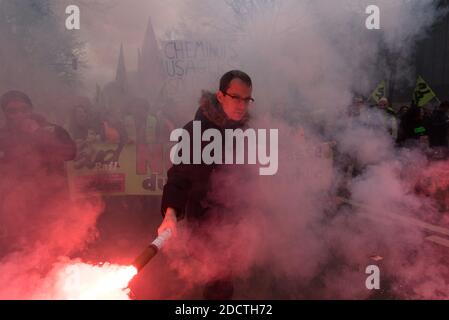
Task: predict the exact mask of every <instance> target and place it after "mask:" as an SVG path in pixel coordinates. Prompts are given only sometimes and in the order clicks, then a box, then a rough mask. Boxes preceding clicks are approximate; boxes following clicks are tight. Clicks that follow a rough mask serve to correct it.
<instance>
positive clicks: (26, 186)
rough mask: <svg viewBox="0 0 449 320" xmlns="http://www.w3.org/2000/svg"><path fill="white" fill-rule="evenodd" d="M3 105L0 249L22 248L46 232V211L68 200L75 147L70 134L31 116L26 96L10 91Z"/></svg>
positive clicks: (4, 98) (39, 117) (2, 99)
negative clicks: (68, 175) (68, 163)
mask: <svg viewBox="0 0 449 320" xmlns="http://www.w3.org/2000/svg"><path fill="white" fill-rule="evenodd" d="M0 104H1V108H2V110H3V112H4V115H5V120H6V126H5V127H4V128H1V129H0V175H1V176H2V181H1V182H0V225H2V227H3V228H4V229H5V230H4V231H3V237H0V244H3V243H4V242H5V243H7V244H8V246H9V245H13V246H18V247H20V246H22V245H23V244H24V243H25V242H26V241H27V239H31V238H33V236H32V234H33V232H34V231H36V232H38V233H39V232H40V233H42V232H44V229H42V228H40V226H39V224H40V223H41V222H42V223H44V221H43V220H44V219H40V217H41V215H40V214H41V213H42V212H43V211H46V210H47V209H48V208H50V207H51V206H53V203H55V202H59V203H61V202H62V201H66V200H68V185H67V178H66V173H65V165H64V162H65V161H68V160H72V159H74V158H75V155H76V146H75V143H74V141H73V140H72V139H71V138H70V136H69V134H68V133H67V131H66V130H64V129H63V128H61V127H60V126H57V125H54V124H51V123H49V122H48V121H47V120H45V119H44V118H43V117H42V116H40V115H37V114H35V113H33V104H32V102H31V100H30V98H29V97H28V96H27V95H26V94H25V93H23V92H20V91H9V92H7V93H5V94H4V95H3V96H2V97H1V98H0ZM43 208H47V209H43ZM2 239H3V240H4V239H7V240H5V241H4V242H3V241H2ZM2 246H3V245H0V249H5V248H2ZM10 249H11V248H10ZM0 251H2V250H0ZM3 252H4V251H3Z"/></svg>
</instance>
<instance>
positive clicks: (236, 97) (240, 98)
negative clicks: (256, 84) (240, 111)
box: [223, 92, 254, 104]
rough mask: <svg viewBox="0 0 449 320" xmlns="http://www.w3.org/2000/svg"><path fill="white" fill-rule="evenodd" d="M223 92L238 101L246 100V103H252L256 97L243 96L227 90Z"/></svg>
mask: <svg viewBox="0 0 449 320" xmlns="http://www.w3.org/2000/svg"><path fill="white" fill-rule="evenodd" d="M223 94H224V95H225V96H228V97H230V98H231V99H232V100H235V101H238V102H244V103H245V104H250V103H253V102H254V99H253V98H252V97H248V98H242V97H239V96H236V95H233V94H229V93H227V92H223Z"/></svg>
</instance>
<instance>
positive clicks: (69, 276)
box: [37, 261, 137, 300]
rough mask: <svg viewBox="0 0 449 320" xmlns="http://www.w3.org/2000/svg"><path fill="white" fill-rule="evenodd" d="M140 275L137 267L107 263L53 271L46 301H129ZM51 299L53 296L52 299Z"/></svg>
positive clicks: (74, 265)
mask: <svg viewBox="0 0 449 320" xmlns="http://www.w3.org/2000/svg"><path fill="white" fill-rule="evenodd" d="M136 274H137V269H136V268H135V267H133V266H120V265H116V264H110V263H104V264H101V265H91V264H87V263H84V262H81V261H71V262H69V263H66V264H61V265H60V266H58V267H56V268H55V269H54V270H53V271H52V276H51V277H50V279H53V280H54V281H52V282H53V283H52V284H51V285H50V286H51V288H47V289H50V290H49V291H47V290H45V291H44V292H49V293H47V295H46V296H44V297H37V298H38V299H41V298H42V299H56V300H94V299H98V300H128V299H130V297H129V294H130V289H129V288H128V284H129V282H130V281H131V280H132V278H133V277H134V276H135V275H136ZM48 295H49V296H48Z"/></svg>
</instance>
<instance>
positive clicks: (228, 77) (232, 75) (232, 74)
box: [220, 70, 253, 93]
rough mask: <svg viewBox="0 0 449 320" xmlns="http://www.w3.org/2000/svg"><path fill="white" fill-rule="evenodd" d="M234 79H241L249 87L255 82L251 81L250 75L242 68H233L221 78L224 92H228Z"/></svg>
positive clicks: (221, 87)
mask: <svg viewBox="0 0 449 320" xmlns="http://www.w3.org/2000/svg"><path fill="white" fill-rule="evenodd" d="M234 79H240V80H242V81H243V83H245V84H246V85H248V87H252V86H253V82H252V81H251V78H250V77H249V75H247V74H246V73H245V72H243V71H240V70H231V71H228V72H226V73H225V74H224V75H223V76H222V77H221V79H220V91H221V92H223V93H226V91H228V89H229V85H230V84H231V81H232V80H234Z"/></svg>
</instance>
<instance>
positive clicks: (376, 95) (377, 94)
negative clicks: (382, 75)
mask: <svg viewBox="0 0 449 320" xmlns="http://www.w3.org/2000/svg"><path fill="white" fill-rule="evenodd" d="M386 94H387V86H386V83H385V80H383V81H382V82H381V83H379V85H378V86H377V87H376V89H374V91H373V93H372V94H371V96H370V99H372V100H373V101H374V102H376V103H378V102H379V100H380V99H382V98H383V97H386Z"/></svg>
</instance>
